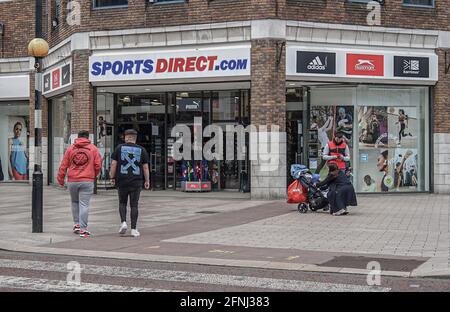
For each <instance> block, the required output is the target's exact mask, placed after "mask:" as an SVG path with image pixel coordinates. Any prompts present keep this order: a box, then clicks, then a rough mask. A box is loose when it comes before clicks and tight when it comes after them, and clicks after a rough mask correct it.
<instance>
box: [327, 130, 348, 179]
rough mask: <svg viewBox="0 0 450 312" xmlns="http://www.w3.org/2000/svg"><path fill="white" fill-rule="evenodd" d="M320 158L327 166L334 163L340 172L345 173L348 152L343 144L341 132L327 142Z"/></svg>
mask: <svg viewBox="0 0 450 312" xmlns="http://www.w3.org/2000/svg"><path fill="white" fill-rule="evenodd" d="M322 157H323V159H324V160H326V161H327V162H328V164H333V163H334V164H336V166H337V167H338V169H339V170H340V171H342V172H343V173H344V174H345V173H346V169H347V163H348V162H350V150H349V148H348V145H347V143H345V139H344V133H343V132H337V133H336V135H335V136H334V138H333V140H331V141H329V142H328V144H327V145H326V146H325V148H324V150H323V156H322Z"/></svg>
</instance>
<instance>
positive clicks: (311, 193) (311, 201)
mask: <svg viewBox="0 0 450 312" xmlns="http://www.w3.org/2000/svg"><path fill="white" fill-rule="evenodd" d="M291 175H292V177H293V178H294V179H296V180H297V181H298V182H299V184H300V185H301V186H302V188H303V189H304V191H305V193H306V196H305V200H303V201H301V202H300V203H298V207H297V209H298V212H299V213H307V212H308V208H309V209H311V211H317V210H320V209H323V210H324V211H327V210H329V202H328V199H327V197H326V196H327V192H328V190H327V189H319V188H317V187H316V186H315V184H316V183H317V182H319V178H320V175H319V174H312V173H311V172H310V171H309V169H308V168H307V167H306V166H304V165H292V166H291Z"/></svg>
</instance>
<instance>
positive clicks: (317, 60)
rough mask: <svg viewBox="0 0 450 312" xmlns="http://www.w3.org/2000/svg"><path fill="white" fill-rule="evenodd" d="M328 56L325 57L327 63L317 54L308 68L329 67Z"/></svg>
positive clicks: (321, 68)
mask: <svg viewBox="0 0 450 312" xmlns="http://www.w3.org/2000/svg"><path fill="white" fill-rule="evenodd" d="M327 59H328V58H327V57H326V58H325V64H324V63H322V61H321V60H320V57H318V56H316V57H315V58H314V59H313V60H312V61H311V62H310V63H309V64H308V67H307V68H308V69H310V70H325V69H326V68H327Z"/></svg>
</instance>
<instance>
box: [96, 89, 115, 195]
mask: <svg viewBox="0 0 450 312" xmlns="http://www.w3.org/2000/svg"><path fill="white" fill-rule="evenodd" d="M96 134H97V137H96V144H97V147H98V149H99V151H100V154H101V156H102V169H101V171H100V176H99V178H98V180H97V185H98V187H99V188H102V187H105V188H106V187H109V186H111V185H110V183H111V182H110V168H111V155H112V153H113V152H114V94H112V93H99V94H97V130H96Z"/></svg>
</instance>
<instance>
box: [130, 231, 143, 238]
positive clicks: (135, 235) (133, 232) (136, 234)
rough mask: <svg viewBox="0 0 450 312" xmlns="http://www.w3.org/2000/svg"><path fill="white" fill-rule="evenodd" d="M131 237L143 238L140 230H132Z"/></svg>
mask: <svg viewBox="0 0 450 312" xmlns="http://www.w3.org/2000/svg"><path fill="white" fill-rule="evenodd" d="M131 236H133V237H139V236H141V233H139V232H138V230H131Z"/></svg>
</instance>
